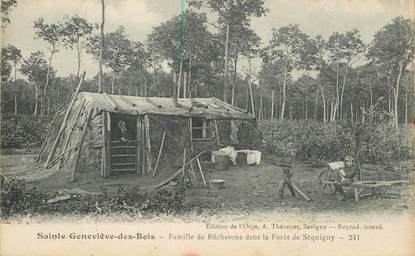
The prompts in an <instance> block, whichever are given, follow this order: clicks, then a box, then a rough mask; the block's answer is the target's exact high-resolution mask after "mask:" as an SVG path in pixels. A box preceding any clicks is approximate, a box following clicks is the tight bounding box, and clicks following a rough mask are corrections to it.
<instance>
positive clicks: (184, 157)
mask: <svg viewBox="0 0 415 256" xmlns="http://www.w3.org/2000/svg"><path fill="white" fill-rule="evenodd" d="M185 170H186V148H184V149H183V167H182V172H183V177H184V176H185Z"/></svg>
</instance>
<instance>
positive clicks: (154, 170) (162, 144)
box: [153, 131, 166, 177]
mask: <svg viewBox="0 0 415 256" xmlns="http://www.w3.org/2000/svg"><path fill="white" fill-rule="evenodd" d="M165 138H166V131H164V133H163V137H162V138H161V143H160V149H159V154H158V156H157V160H156V163H155V165H154V168H153V177H154V176H155V175H156V171H157V166H158V164H159V161H160V157H161V152H162V151H163V146H164V139H165Z"/></svg>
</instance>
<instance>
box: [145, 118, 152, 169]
mask: <svg viewBox="0 0 415 256" xmlns="http://www.w3.org/2000/svg"><path fill="white" fill-rule="evenodd" d="M144 126H145V129H146V143H147V147H146V148H147V168H146V173H149V172H151V169H152V166H151V165H152V163H153V159H152V155H151V141H150V121H149V119H148V115H145V116H144Z"/></svg>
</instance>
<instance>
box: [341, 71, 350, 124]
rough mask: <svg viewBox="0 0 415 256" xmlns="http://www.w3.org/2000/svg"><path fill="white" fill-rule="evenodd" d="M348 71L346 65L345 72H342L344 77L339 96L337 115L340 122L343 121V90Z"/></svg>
mask: <svg viewBox="0 0 415 256" xmlns="http://www.w3.org/2000/svg"><path fill="white" fill-rule="evenodd" d="M348 71H349V63H347V65H346V70H345V71H344V77H343V86H342V92H341V96H340V113H339V114H340V115H339V118H340V120H343V95H344V88H345V87H346V77H347V72H348Z"/></svg>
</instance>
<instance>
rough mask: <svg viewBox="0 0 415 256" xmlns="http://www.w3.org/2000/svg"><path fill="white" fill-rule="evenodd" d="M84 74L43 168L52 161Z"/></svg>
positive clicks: (83, 75)
mask: <svg viewBox="0 0 415 256" xmlns="http://www.w3.org/2000/svg"><path fill="white" fill-rule="evenodd" d="M85 73H86V72H84V73H83V74H82V77H81V80H80V81H79V84H78V86H77V87H76V90H75V92H74V95H73V97H72V99H71V102H70V103H69V106H68V108H67V109H66V113H65V116H64V118H63V120H62V124H61V128H60V129H59V131H58V134H57V135H56V138H55V141H54V142H53V145H52V148H51V150H50V152H49V156H48V158H47V160H46V162H45V167H46V166H48V165H49V162H50V160H51V159H52V157H53V155H54V154H55V151H56V148H57V147H58V143H59V141H60V138H61V136H62V134H63V132H64V131H65V127H66V122H67V120H68V117H69V113H70V112H71V110H72V107H73V105H74V104H75V100H76V98H77V96H78V93H79V90H80V89H81V85H82V83H83V81H84V78H85Z"/></svg>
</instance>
